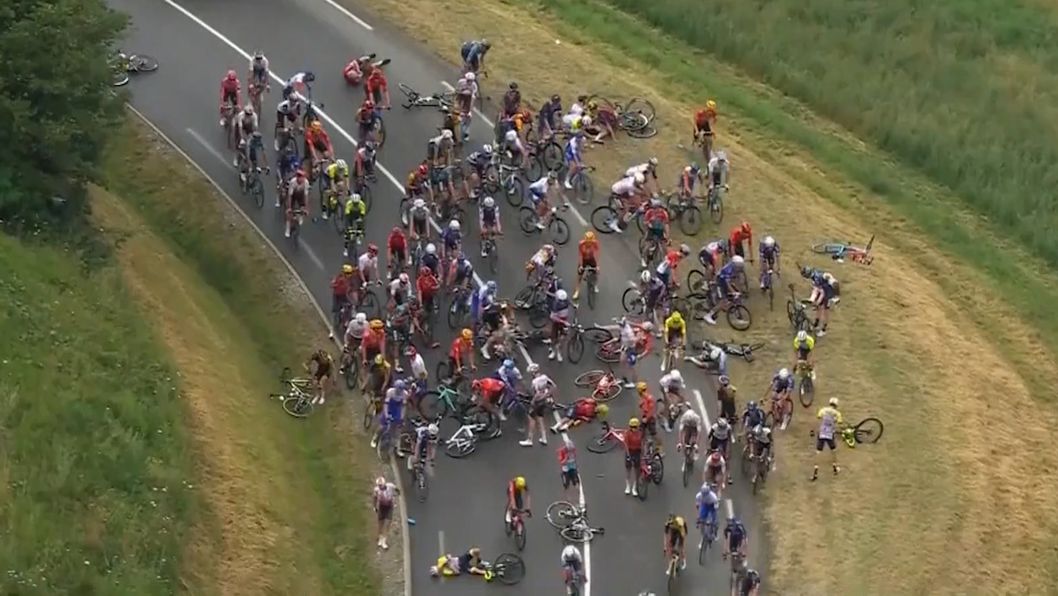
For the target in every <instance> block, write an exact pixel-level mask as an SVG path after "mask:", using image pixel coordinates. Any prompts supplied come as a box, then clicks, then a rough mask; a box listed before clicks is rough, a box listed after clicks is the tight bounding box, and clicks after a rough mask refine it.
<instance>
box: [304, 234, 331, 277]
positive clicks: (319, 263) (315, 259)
mask: <svg viewBox="0 0 1058 596" xmlns="http://www.w3.org/2000/svg"><path fill="white" fill-rule="evenodd" d="M298 248H300V249H301V250H303V251H305V254H307V255H308V256H309V260H311V261H312V262H313V264H315V265H316V267H319V269H320V271H326V270H327V267H325V266H324V264H323V261H321V260H320V258H319V257H318V256H316V251H314V250H312V247H311V246H309V243H308V242H305V239H304V238H302V237H301V236H298Z"/></svg>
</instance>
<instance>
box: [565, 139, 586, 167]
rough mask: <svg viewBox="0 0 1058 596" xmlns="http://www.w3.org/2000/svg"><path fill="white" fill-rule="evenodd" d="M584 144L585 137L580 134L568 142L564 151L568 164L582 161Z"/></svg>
mask: <svg viewBox="0 0 1058 596" xmlns="http://www.w3.org/2000/svg"><path fill="white" fill-rule="evenodd" d="M583 144H584V141H583V137H581V136H580V135H577V136H574V137H572V138H570V140H569V141H567V142H566V148H565V151H564V152H563V157H564V158H565V160H566V163H567V164H568V163H578V164H579V163H580V153H581V149H582V145H583Z"/></svg>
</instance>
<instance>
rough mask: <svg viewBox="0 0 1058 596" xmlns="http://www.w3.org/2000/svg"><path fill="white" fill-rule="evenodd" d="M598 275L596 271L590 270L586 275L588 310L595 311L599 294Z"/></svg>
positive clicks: (585, 289)
mask: <svg viewBox="0 0 1058 596" xmlns="http://www.w3.org/2000/svg"><path fill="white" fill-rule="evenodd" d="M597 275H598V274H597V273H595V272H594V270H589V271H587V272H585V274H584V286H585V288H584V291H585V292H587V293H588V308H590V309H592V310H595V301H596V300H597V297H596V294H598V293H599V286H598V281H597V278H596V276H597Z"/></svg>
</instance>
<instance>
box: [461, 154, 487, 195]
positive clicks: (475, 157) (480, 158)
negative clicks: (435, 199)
mask: <svg viewBox="0 0 1058 596" xmlns="http://www.w3.org/2000/svg"><path fill="white" fill-rule="evenodd" d="M492 156H493V149H492V145H489V144H488V143H486V144H484V145H482V146H481V149H479V150H477V151H474V152H473V153H471V154H470V155H468V156H466V157H465V158H464V159H463V163H465V164H466V165H468V166H470V184H471V186H472V187H473V190H471V193H470V197H471V198H477V197H478V196H479V192H480V187H481V183H482V180H484V178H485V169H486V168H487V167H488V166H489V165H491V164H492Z"/></svg>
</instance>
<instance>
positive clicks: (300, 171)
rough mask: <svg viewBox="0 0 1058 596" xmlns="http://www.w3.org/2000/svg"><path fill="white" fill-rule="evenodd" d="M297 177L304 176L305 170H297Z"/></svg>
mask: <svg viewBox="0 0 1058 596" xmlns="http://www.w3.org/2000/svg"><path fill="white" fill-rule="evenodd" d="M297 177H298V178H304V177H305V170H298V171H297Z"/></svg>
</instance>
